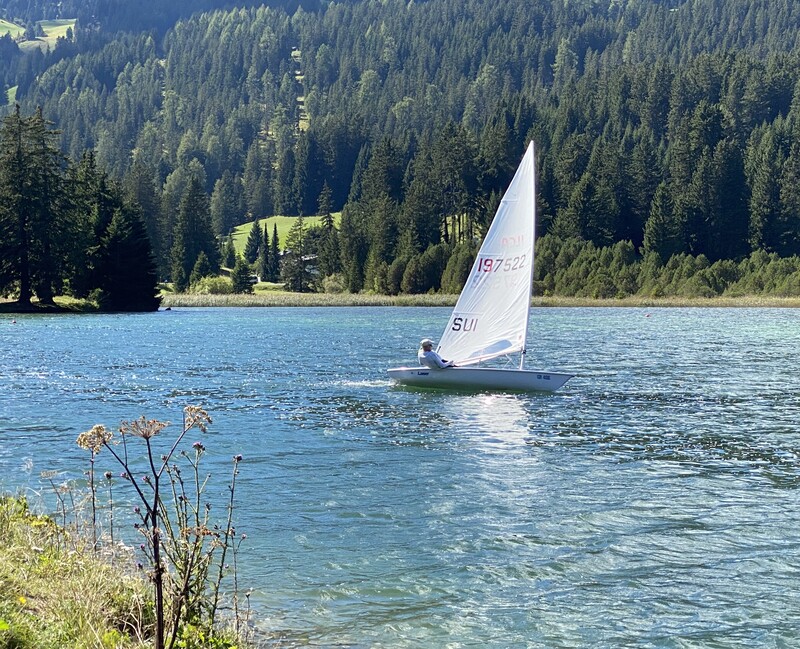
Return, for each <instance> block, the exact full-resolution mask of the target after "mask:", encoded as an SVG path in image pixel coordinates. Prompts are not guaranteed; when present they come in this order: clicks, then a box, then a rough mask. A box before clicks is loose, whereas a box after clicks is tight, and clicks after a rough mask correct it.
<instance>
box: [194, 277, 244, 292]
mask: <svg viewBox="0 0 800 649" xmlns="http://www.w3.org/2000/svg"><path fill="white" fill-rule="evenodd" d="M190 293H195V294H197V295H228V294H230V293H233V283H232V282H231V280H230V278H229V277H203V278H202V279H200V280H199V281H197V282H196V283H194V284H192V286H191V290H190Z"/></svg>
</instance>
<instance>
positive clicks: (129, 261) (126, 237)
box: [98, 207, 161, 311]
mask: <svg viewBox="0 0 800 649" xmlns="http://www.w3.org/2000/svg"><path fill="white" fill-rule="evenodd" d="M99 256H100V257H101V258H102V260H103V263H102V267H103V270H104V274H103V276H102V278H101V282H100V285H99V287H98V288H99V289H100V292H99V297H98V303H99V306H100V308H101V309H103V310H106V311H156V310H158V305H159V304H160V303H161V298H160V297H158V277H157V274H156V264H155V260H154V259H153V253H152V248H151V246H150V239H149V237H148V236H147V228H146V226H145V224H144V219H143V218H142V215H141V212H140V211H139V210H138V209H135V208H129V207H125V208H122V209H118V210H116V211H115V212H114V216H113V217H112V219H111V223H110V224H109V226H108V230H107V232H106V235H105V236H104V237H103V239H102V241H101V243H100V252H99Z"/></svg>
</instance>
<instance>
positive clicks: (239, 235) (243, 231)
mask: <svg viewBox="0 0 800 649" xmlns="http://www.w3.org/2000/svg"><path fill="white" fill-rule="evenodd" d="M339 216H340V213H339V212H337V213H336V214H334V215H333V220H334V222H335V223H336V224H338V223H339ZM296 220H297V217H296V216H270V217H269V218H266V219H259V221H258V224H259V226H260V227H261V228H262V229H263V227H264V224H265V223H266V224H267V232H269V238H270V241H272V232H273V226H274V225H275V224H276V223H277V225H278V241H279V243H280V247H281V250H283V246H284V244H285V243H286V235H287V234H289V230H291V228H292V225H294V222H295V221H296ZM321 221H322V217H321V216H305V217H303V223H304V224H305V227H306V228H308V227H310V226H312V225H317V224H319V223H320V222H321ZM252 227H253V222H252V221H251V222H250V223H243V224H242V225H237V226H236V227H235V228H234V229H233V243H234V245H235V246H236V250H237V252H239V253H242V252H244V246H245V244H246V243H247V237H248V236H250V228H252Z"/></svg>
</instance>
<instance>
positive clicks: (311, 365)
mask: <svg viewBox="0 0 800 649" xmlns="http://www.w3.org/2000/svg"><path fill="white" fill-rule="evenodd" d="M448 315H449V310H447V309H440V308H361V309H358V308H327V309H324V308H320V309H314V308H291V309H289V308H287V309H281V308H270V309H256V308H252V309H233V308H229V309H173V310H172V311H169V312H167V311H160V312H158V313H153V314H142V315H81V316H74V315H65V316H22V315H17V316H13V319H15V320H16V323H13V324H12V316H3V317H2V319H0V489H3V490H5V491H13V490H16V489H18V488H30V489H35V490H38V491H41V492H43V493H46V491H47V489H46V484H45V483H44V482H43V481H42V479H41V478H40V473H41V472H42V471H48V470H54V471H58V472H60V473H59V477H58V479H60V480H67V479H71V478H75V479H80V478H81V476H82V472H83V471H84V470H85V469H86V467H87V457H86V453H85V451H81V450H80V449H78V447H77V446H76V445H75V438H76V436H77V435H78V433H80V432H82V431H84V430H87V429H88V428H90V427H91V426H92V425H94V424H96V423H105V424H106V425H107V426H109V427H110V428H114V427H116V425H117V424H119V422H120V421H121V420H129V419H134V418H136V417H139V416H140V415H146V416H147V417H148V418H157V419H167V420H171V421H180V417H181V409H182V408H183V406H185V405H187V404H196V405H202V406H203V407H205V408H206V409H207V410H208V411H209V413H210V414H211V415H212V417H213V418H214V423H213V425H212V427H211V429H210V430H209V432H208V433H207V434H205V435H195V434H194V433H192V438H191V439H189V440H187V442H189V443H191V441H194V440H195V439H201V440H202V441H203V443H204V444H205V445H206V446H207V448H208V454H207V457H206V458H205V460H204V466H205V468H206V469H208V470H210V471H211V473H212V474H213V478H214V482H215V484H216V483H217V481H218V483H219V487H213V488H216V489H218V490H219V493H220V498H223V497H224V490H225V485H226V484H227V477H228V472H229V469H230V464H231V462H230V459H231V456H232V455H234V454H238V453H241V454H242V455H243V456H244V461H243V463H242V465H241V473H240V476H239V487H238V491H237V502H238V509H237V512H236V520H237V522H238V525H237V529H238V530H239V531H240V532H246V533H247V535H248V538H247V540H246V541H245V543H244V545H243V546H242V554H241V557H240V565H239V578H240V581H241V582H242V585H243V586H246V587H252V588H253V589H254V592H253V595H252V597H251V601H252V603H253V605H254V606H255V607H256V609H257V611H258V613H259V623H258V624H259V628H260V629H261V630H262V631H264V632H265V633H269V634H272V635H273V636H274V637H280V638H281V641H280V645H279V646H281V647H302V646H313V647H358V648H362V647H363V648H367V647H369V648H374V647H387V648H388V647H391V648H396V647H397V648H411V647H413V648H428V647H430V648H439V647H450V648H460V647H471V648H472V647H474V648H478V647H493V648H498V649H499V648H506V647H588V646H596V647H756V646H758V647H794V646H798V645H800V628H799V627H800V624H799V623H798V620H800V509H799V507H798V506H799V505H800V502H798V486H800V432H799V431H798V421H800V379H799V378H798V370H800V362H799V361H798V351H800V318H799V317H798V313H797V312H796V311H793V310H780V309H700V308H695V309H677V308H676V309H632V308H625V309H604V308H586V309H583V308H570V309H556V308H553V309H534V310H533V312H532V316H531V330H530V334H529V335H530V346H531V352H530V353H529V359H528V360H529V363H530V367H532V368H539V369H550V370H565V371H573V372H575V373H576V374H577V376H576V377H575V378H574V379H572V380H571V381H570V382H569V383H568V384H567V385H566V386H565V387H564V388H563V389H562V390H561V391H559V392H557V393H555V394H532V395H509V394H454V393H446V392H436V391H427V392H426V391H413V390H408V389H400V388H394V387H392V386H391V385H390V384H389V382H388V381H387V380H386V378H385V372H384V370H385V368H386V367H389V366H392V365H398V364H404V363H409V362H414V360H415V353H416V343H417V341H418V340H419V339H420V338H422V337H425V336H430V337H432V338H434V339H435V338H437V337H438V336H439V334H440V332H441V330H442V328H443V327H444V325H445V324H446V321H447V317H448ZM168 430H170V429H168ZM106 464H107V467H106ZM97 468H98V469H99V470H101V471H102V470H103V469H104V468H108V469H112V470H113V469H115V466H114V465H113V464H111V463H110V462H109V458H108V457H107V456H105V457H104V456H103V455H102V454H101V456H100V458H98V467H97ZM213 488H212V490H213ZM219 513H220V515H221V513H222V508H219ZM276 646H278V645H277V644H276Z"/></svg>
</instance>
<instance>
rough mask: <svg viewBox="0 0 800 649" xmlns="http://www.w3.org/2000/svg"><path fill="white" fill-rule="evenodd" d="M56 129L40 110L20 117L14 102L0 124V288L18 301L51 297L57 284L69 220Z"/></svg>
mask: <svg viewBox="0 0 800 649" xmlns="http://www.w3.org/2000/svg"><path fill="white" fill-rule="evenodd" d="M57 135H58V133H57V132H56V131H53V130H51V129H50V127H49V124H48V123H47V122H46V121H45V120H44V118H43V117H42V114H41V111H37V113H36V114H35V115H34V116H33V117H30V118H23V117H22V115H21V113H20V109H19V106H17V108H16V110H15V111H14V113H12V114H11V115H10V116H8V117H7V118H6V119H5V120H4V121H3V125H2V128H0V292H2V293H11V292H15V291H16V292H17V294H18V302H19V304H20V305H24V306H30V304H31V298H32V297H33V294H34V293H36V295H37V297H38V298H39V300H40V302H42V303H45V304H48V303H49V304H52V303H53V296H54V292H55V290H56V289H57V287H58V286H59V285H60V281H61V277H60V272H61V270H62V268H61V261H62V259H63V254H62V253H63V249H62V246H63V245H64V244H65V243H66V241H67V237H66V235H67V230H68V226H67V223H66V222H65V218H66V210H65V206H64V201H65V193H64V175H63V160H64V157H63V156H62V154H61V153H60V151H59V150H58V149H57V148H56V146H55V143H54V141H55V138H56V137H57Z"/></svg>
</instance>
